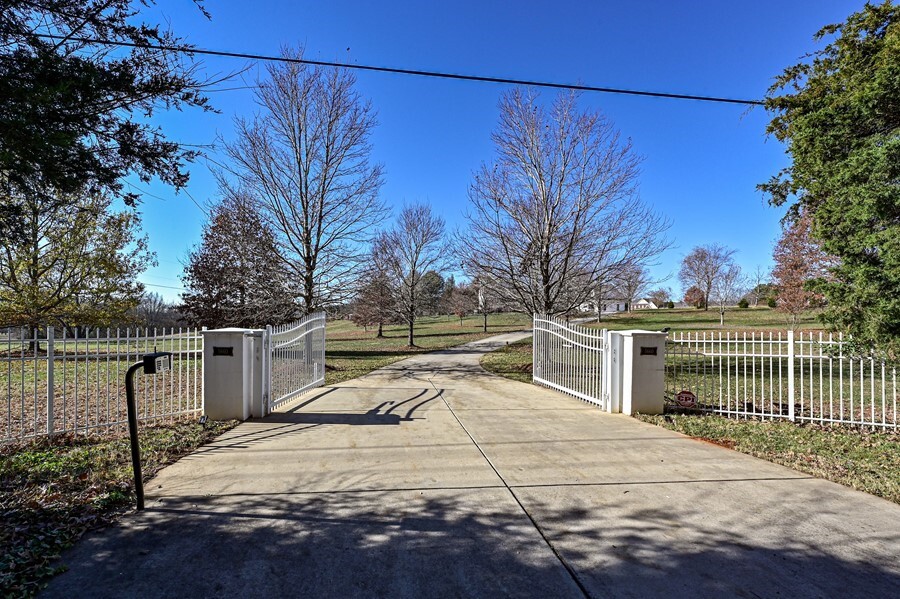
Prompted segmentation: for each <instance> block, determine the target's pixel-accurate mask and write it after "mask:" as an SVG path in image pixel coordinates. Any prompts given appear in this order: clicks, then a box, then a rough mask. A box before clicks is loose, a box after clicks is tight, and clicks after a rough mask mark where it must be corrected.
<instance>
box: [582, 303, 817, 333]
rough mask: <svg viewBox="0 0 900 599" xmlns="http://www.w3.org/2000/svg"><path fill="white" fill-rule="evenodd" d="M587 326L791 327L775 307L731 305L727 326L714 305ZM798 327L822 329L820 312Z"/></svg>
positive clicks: (606, 318) (624, 315)
mask: <svg viewBox="0 0 900 599" xmlns="http://www.w3.org/2000/svg"><path fill="white" fill-rule="evenodd" d="M585 326H589V327H595V328H601V329H611V330H622V329H647V330H650V331H658V330H660V329H662V328H664V327H670V328H671V329H672V331H696V330H707V331H715V330H718V329H722V330H728V331H751V330H752V331H779V330H780V331H785V330H787V329H788V328H790V323H789V320H788V317H787V315H785V314H783V313H781V312H778V311H776V310H774V309H772V308H766V307H760V308H744V309H741V308H729V309H728V310H727V311H726V312H725V326H724V327H720V326H719V313H718V311H716V310H715V309H713V308H710V309H709V310H708V311H705V310H697V309H696V308H678V309H672V310H669V309H660V310H635V311H634V312H621V313H619V314H610V315H603V318H602V320H601V321H600V322H599V323H598V322H596V320H595V321H594V322H590V323H585ZM796 328H797V329H802V330H821V329H822V325H821V323H820V322H819V321H818V320H817V314H816V313H813V312H810V313H807V314H804V315H802V316H801V317H800V318H799V319H798V323H797V325H796Z"/></svg>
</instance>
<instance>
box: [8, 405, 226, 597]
mask: <svg viewBox="0 0 900 599" xmlns="http://www.w3.org/2000/svg"><path fill="white" fill-rule="evenodd" d="M236 424H237V422H236V421H228V422H210V423H208V424H207V425H205V426H203V425H200V424H198V423H197V421H196V420H182V421H178V422H175V423H169V424H160V425H155V426H142V427H141V428H140V439H141V462H142V465H143V467H142V473H143V476H144V480H145V481H146V480H147V479H149V478H151V477H152V476H153V475H154V474H155V473H156V472H157V471H158V470H159V469H160V468H162V467H163V466H165V465H167V464H170V463H172V462H174V461H175V460H177V459H178V458H180V457H181V456H183V455H185V454H187V453H189V452H191V451H193V450H194V449H196V448H197V447H199V446H201V445H203V444H205V443H208V442H209V441H211V440H212V439H214V438H215V437H217V436H218V435H220V434H221V433H223V432H225V431H227V430H228V429H230V428H232V427H234V426H235V425H236ZM130 447H131V446H130V443H129V439H128V436H127V434H126V433H124V432H121V433H119V434H106V435H103V436H93V437H85V436H76V435H58V436H55V437H53V438H52V439H51V438H47V437H42V438H38V439H35V440H33V441H27V442H22V443H12V444H8V445H2V446H0V514H2V517H0V589H2V592H3V596H4V597H31V596H34V595H35V594H36V593H37V592H38V591H39V590H40V589H41V588H42V587H43V585H44V584H45V583H46V581H47V580H48V579H49V578H50V577H51V576H53V575H54V574H56V573H58V570H57V569H56V567H55V566H54V564H53V561H54V560H55V559H56V558H57V557H59V554H60V552H61V551H63V550H64V549H66V548H67V547H69V546H71V545H72V544H73V543H74V542H75V541H76V540H78V538H79V537H80V536H81V535H82V534H84V533H85V532H87V531H89V530H91V529H94V528H97V527H100V526H103V525H105V524H107V523H109V522H110V521H112V520H113V519H114V518H115V517H116V516H118V515H119V514H121V513H123V512H125V511H127V510H129V509H131V507H132V506H133V505H134V503H135V496H134V488H133V479H132V476H133V475H132V471H131V449H130Z"/></svg>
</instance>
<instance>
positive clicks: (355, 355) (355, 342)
mask: <svg viewBox="0 0 900 599" xmlns="http://www.w3.org/2000/svg"><path fill="white" fill-rule="evenodd" d="M530 327H531V318H529V317H528V316H525V315H523V314H491V315H489V316H488V332H487V333H484V332H482V317H481V316H470V317H467V318H464V319H463V320H462V322H460V319H459V318H457V317H455V316H454V317H451V318H448V317H446V316H430V317H423V318H420V319H418V320H417V321H416V327H415V342H416V345H417V347H414V348H410V347H408V346H407V338H406V325H387V326H385V327H384V337H383V338H380V339H379V338H377V337H375V330H373V329H371V328H370V329H369V330H368V331H366V330H365V329H363V328H362V327H358V326H356V325H355V324H353V323H352V322H350V321H349V320H335V321H329V322H328V328H327V330H326V335H327V337H326V339H327V341H326V345H325V363H326V364H327V369H328V370H327V372H326V373H325V383H326V384H328V385H331V384H334V383H339V382H342V381H346V380H348V379H352V378H356V377H358V376H362V375H364V374H367V373H369V372H372V371H373V370H376V369H378V368H382V367H384V366H387V365H388V364H392V363H394V362H397V361H398V360H402V359H404V358H408V357H410V356H414V355H416V354H420V353H424V352H429V351H435V350H440V349H447V348H448V347H453V346H454V345H460V344H462V343H468V342H470V341H475V340H477V339H483V338H485V337H490V336H491V335H497V334H500V333H509V332H512V331H521V330H523V329H527V328H530Z"/></svg>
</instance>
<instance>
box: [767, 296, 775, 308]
mask: <svg viewBox="0 0 900 599" xmlns="http://www.w3.org/2000/svg"><path fill="white" fill-rule="evenodd" d="M766 305H767V306H769V307H770V308H774V307H775V306H776V305H777V304H776V303H775V298H774V297H770V298H769V299H768V300H766Z"/></svg>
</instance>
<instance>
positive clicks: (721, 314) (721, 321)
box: [719, 308, 725, 327]
mask: <svg viewBox="0 0 900 599" xmlns="http://www.w3.org/2000/svg"><path fill="white" fill-rule="evenodd" d="M719 326H720V327H724V326H725V308H721V309H720V310H719Z"/></svg>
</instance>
